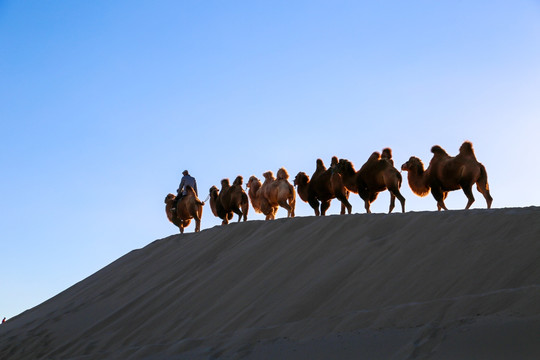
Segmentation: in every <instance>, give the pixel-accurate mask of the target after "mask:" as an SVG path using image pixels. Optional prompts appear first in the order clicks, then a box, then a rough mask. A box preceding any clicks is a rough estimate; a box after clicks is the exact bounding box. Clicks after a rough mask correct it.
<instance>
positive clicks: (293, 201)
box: [287, 198, 296, 217]
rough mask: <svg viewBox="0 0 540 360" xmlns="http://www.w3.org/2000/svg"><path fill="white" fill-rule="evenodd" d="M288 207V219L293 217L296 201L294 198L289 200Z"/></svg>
mask: <svg viewBox="0 0 540 360" xmlns="http://www.w3.org/2000/svg"><path fill="white" fill-rule="evenodd" d="M289 206H290V207H291V213H290V214H287V216H288V217H294V208H295V207H296V201H295V200H294V198H292V199H290V200H289Z"/></svg>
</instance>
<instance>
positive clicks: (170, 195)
mask: <svg viewBox="0 0 540 360" xmlns="http://www.w3.org/2000/svg"><path fill="white" fill-rule="evenodd" d="M174 199H176V196H174V195H173V194H171V193H169V194H168V195H167V196H166V197H165V204H168V203H170V202H172V201H173V200H174Z"/></svg>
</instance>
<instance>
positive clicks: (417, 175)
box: [407, 169, 429, 196]
mask: <svg viewBox="0 0 540 360" xmlns="http://www.w3.org/2000/svg"><path fill="white" fill-rule="evenodd" d="M407 180H408V181H409V186H410V188H411V190H412V191H413V192H414V193H415V194H416V195H418V196H426V195H427V194H429V186H427V185H426V181H425V171H424V169H414V170H411V171H409V172H408V174H407Z"/></svg>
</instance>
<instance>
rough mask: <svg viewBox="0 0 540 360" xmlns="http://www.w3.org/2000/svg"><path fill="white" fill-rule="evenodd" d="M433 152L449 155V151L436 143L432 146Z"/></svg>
mask: <svg viewBox="0 0 540 360" xmlns="http://www.w3.org/2000/svg"><path fill="white" fill-rule="evenodd" d="M431 152H432V153H434V154H440V155H448V153H447V152H446V151H445V150H444V149H443V148H442V147H440V146H439V145H434V146H433V147H432V148H431Z"/></svg>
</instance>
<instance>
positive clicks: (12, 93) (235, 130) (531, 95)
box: [0, 0, 540, 318]
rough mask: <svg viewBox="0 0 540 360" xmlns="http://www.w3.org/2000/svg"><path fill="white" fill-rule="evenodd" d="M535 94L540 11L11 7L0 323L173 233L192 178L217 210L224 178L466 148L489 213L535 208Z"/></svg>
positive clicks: (1, 73) (470, 5)
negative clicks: (489, 198) (171, 216)
mask: <svg viewBox="0 0 540 360" xmlns="http://www.w3.org/2000/svg"><path fill="white" fill-rule="evenodd" d="M539 99H540V2H539V1H532V0H528V1H527V0H514V1H497V0H495V1H494V0H485V1H477V0H467V1H455V0H452V1H450V0H448V1H427V0H426V1H398V0H395V1H384V2H383V1H340V0H338V1H314V0H306V1H172V0H171V1H134V0H129V1H87V2H81V1H9V0H7V1H6V0H4V1H0V123H1V130H0V136H1V141H0V150H1V151H0V166H1V173H2V176H1V177H0V196H1V203H0V213H1V216H0V229H1V230H0V244H1V247H0V255H1V261H0V317H4V316H6V317H8V318H10V317H13V316H15V315H17V314H19V313H21V312H22V311H24V310H26V309H29V308H31V307H33V306H36V305H38V304H40V303H41V302H43V301H45V300H47V299H48V298H50V297H52V296H54V295H56V294H57V293H59V292H61V291H63V290H65V289H66V288H68V287H69V286H71V285H73V284H75V283H76V282H78V281H80V280H83V279H84V278H86V277H87V276H89V275H91V274H93V273H94V272H96V271H97V270H99V269H101V268H102V267H104V266H105V265H107V264H109V263H111V262H113V261H114V260H116V259H117V258H119V257H120V256H122V255H124V254H126V253H128V252H129V251H131V250H134V249H138V248H141V247H144V246H146V245H147V244H149V243H150V242H152V241H154V240H155V239H160V238H163V237H166V236H168V235H171V234H175V233H177V232H178V230H177V228H176V227H175V226H174V225H172V224H170V223H169V222H168V221H167V219H166V217H165V212H164V203H163V200H164V198H165V196H166V194H167V193H169V192H175V190H176V188H177V186H178V183H179V181H180V178H181V172H182V170H184V169H189V171H190V173H191V174H192V175H193V176H195V177H196V178H197V181H198V187H199V195H200V198H201V199H204V198H206V195H207V194H208V189H209V188H210V186H212V185H219V182H220V180H221V179H222V178H225V177H228V178H231V180H232V179H233V178H234V177H236V175H243V176H244V178H245V179H246V180H247V178H248V177H249V176H250V175H256V176H258V177H259V178H262V173H263V172H265V171H267V170H272V171H274V172H276V171H277V169H278V168H279V167H281V166H284V167H286V168H287V169H288V171H289V173H290V174H291V176H292V177H294V176H295V175H296V173H298V172H299V171H305V172H306V173H308V174H310V175H311V173H312V172H313V171H314V169H315V160H316V159H317V158H322V159H323V160H324V162H325V163H326V164H327V165H328V164H329V163H330V158H331V157H332V155H336V156H338V157H340V158H347V159H350V160H351V161H352V162H353V163H354V164H355V165H356V167H357V168H359V167H360V166H361V165H362V164H363V162H364V161H365V160H366V159H367V158H368V157H369V155H370V154H371V153H372V152H373V151H381V150H382V149H383V148H384V147H391V148H392V149H393V152H394V161H395V163H396V165H397V167H398V168H399V167H400V165H401V164H402V163H403V162H405V161H406V160H407V159H408V158H409V157H410V156H411V155H415V156H418V157H420V158H421V159H422V160H423V161H424V163H425V164H427V163H428V162H429V160H430V158H431V153H430V148H431V146H433V145H435V144H438V145H441V146H442V147H443V148H445V149H446V150H447V151H448V153H450V154H457V152H458V149H459V146H460V145H461V143H462V142H463V141H464V140H470V141H472V142H473V144H474V147H475V150H476V155H477V158H478V159H479V160H480V161H481V162H482V163H483V164H484V165H485V166H486V168H487V171H488V175H489V182H490V187H491V193H492V195H493V198H494V202H493V206H494V207H496V208H500V207H523V206H530V205H540V192H539V191H538V189H537V180H538V179H539V178H540V170H539V165H540V164H539V162H538V160H537V159H538V157H537V156H536V151H538V150H537V144H538V136H539V134H540V131H539V130H540V119H539V118H540V101H539ZM403 175H404V177H405V176H406V173H403ZM531 182H532V183H531ZM474 192H475V197H476V200H477V201H476V202H475V204H474V205H473V208H485V201H484V199H483V197H482V196H481V195H480V194H479V193H478V192H476V190H474ZM402 193H403V195H404V196H405V197H406V199H407V205H406V206H407V210H408V211H435V210H436V204H435V200H433V198H432V197H431V195H429V197H426V198H419V197H417V196H415V195H413V194H412V192H411V191H410V189H409V186H408V183H407V181H406V180H405V181H404V183H403V186H402ZM388 202H389V196H388V194H387V193H384V194H381V195H380V196H379V198H378V199H377V201H376V202H375V203H374V204H373V206H372V210H373V211H374V212H379V213H382V212H386V211H387V208H388ZM446 203H447V206H448V207H449V208H450V209H462V208H463V207H464V206H465V204H466V198H465V196H464V195H463V193H462V192H461V191H459V192H457V191H456V192H452V193H450V195H449V197H448V199H447V202H446ZM352 205H353V212H355V213H364V209H363V204H362V203H361V202H360V200H359V198H358V196H357V195H353V197H352ZM329 213H330V214H337V213H339V204H338V203H337V202H336V201H334V202H333V205H332V207H331V208H330V210H329ZM312 214H313V211H312V210H311V208H310V207H309V206H308V205H307V204H306V203H303V202H302V201H301V200H300V199H298V205H297V216H311V215H312ZM285 215H286V213H285V212H284V210H280V211H279V212H278V217H284V216H285ZM249 219H252V220H253V219H259V220H260V219H262V217H261V216H260V215H255V213H254V212H253V209H250V214H249ZM219 223H220V221H219V220H217V219H216V218H214V216H213V215H212V213H211V211H210V208H209V205H207V206H205V208H204V213H203V221H202V228H203V229H205V228H209V227H213V226H216V225H217V224H219ZM193 228H194V225H191V226H190V227H189V228H188V230H187V231H188V232H192V231H193Z"/></svg>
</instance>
